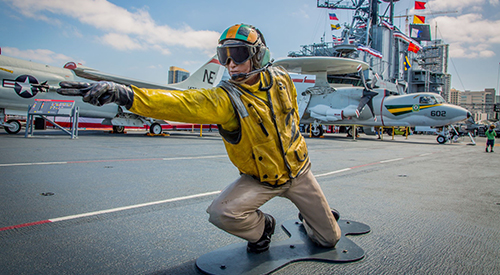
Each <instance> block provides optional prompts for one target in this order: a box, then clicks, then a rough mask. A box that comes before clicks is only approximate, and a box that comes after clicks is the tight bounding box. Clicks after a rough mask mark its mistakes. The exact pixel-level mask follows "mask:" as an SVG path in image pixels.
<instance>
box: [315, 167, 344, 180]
mask: <svg viewBox="0 0 500 275" xmlns="http://www.w3.org/2000/svg"><path fill="white" fill-rule="evenodd" d="M351 169H352V168H345V169H340V170H337V171H332V172H328V173H324V174H319V175H314V176H315V177H316V178H319V177H323V176H328V175H333V174H337V173H342V172H345V171H349V170H351Z"/></svg>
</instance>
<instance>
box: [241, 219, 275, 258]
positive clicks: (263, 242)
mask: <svg viewBox="0 0 500 275" xmlns="http://www.w3.org/2000/svg"><path fill="white" fill-rule="evenodd" d="M264 220H265V226H264V233H263V234H262V237H260V239H259V240H258V241H256V242H254V243H251V242H248V245H247V252H251V253H261V252H264V251H266V250H268V249H269V243H271V236H272V235H273V234H274V228H275V227H276V220H275V219H274V218H273V216H271V215H269V214H264Z"/></svg>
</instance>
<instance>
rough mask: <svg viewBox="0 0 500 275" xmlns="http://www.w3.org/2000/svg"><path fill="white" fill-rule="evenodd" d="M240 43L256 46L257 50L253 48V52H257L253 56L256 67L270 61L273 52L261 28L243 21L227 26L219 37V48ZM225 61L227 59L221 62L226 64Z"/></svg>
mask: <svg viewBox="0 0 500 275" xmlns="http://www.w3.org/2000/svg"><path fill="white" fill-rule="evenodd" d="M226 41H228V43H230V45H229V44H228V43H224V42H226ZM233 42H235V43H233ZM238 43H242V45H249V46H251V47H252V48H255V50H252V52H254V53H255V54H254V55H253V57H252V61H253V66H254V67H255V68H256V69H260V68H262V67H264V66H265V65H266V64H268V63H269V62H270V60H271V52H270V51H269V49H268V48H267V46H266V40H265V39H264V36H263V35H262V33H261V32H260V31H259V29H257V28H255V27H254V26H252V25H247V24H243V23H242V24H236V25H234V26H231V27H229V28H227V29H226V30H225V31H224V32H223V33H222V35H221V36H220V38H219V45H220V46H219V47H218V49H219V48H222V47H234V46H237V44H238ZM226 45H227V46H226ZM225 61H226V60H223V62H222V63H221V64H225Z"/></svg>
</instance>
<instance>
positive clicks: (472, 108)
mask: <svg viewBox="0 0 500 275" xmlns="http://www.w3.org/2000/svg"><path fill="white" fill-rule="evenodd" d="M495 93H496V91H495V89H484V91H458V90H456V89H451V90H450V101H449V102H450V103H452V104H455V105H459V106H461V107H463V108H466V109H467V110H469V112H471V114H472V115H473V116H474V120H475V121H477V122H480V121H482V120H487V119H495V118H496V113H495V111H494V107H495V103H498V102H497V98H496V96H495Z"/></svg>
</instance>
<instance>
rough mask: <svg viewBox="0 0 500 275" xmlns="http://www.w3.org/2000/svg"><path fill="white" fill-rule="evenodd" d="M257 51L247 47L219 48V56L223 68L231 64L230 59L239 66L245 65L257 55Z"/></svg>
mask: <svg viewBox="0 0 500 275" xmlns="http://www.w3.org/2000/svg"><path fill="white" fill-rule="evenodd" d="M255 51H256V50H255V47H252V46H246V45H238V46H229V47H228V46H219V47H217V55H218V57H219V62H220V64H222V66H226V65H227V64H228V63H229V58H231V59H232V60H233V62H234V63H235V64H237V65H240V64H243V63H245V62H246V61H247V60H248V59H250V58H251V57H252V56H254V55H255Z"/></svg>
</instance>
